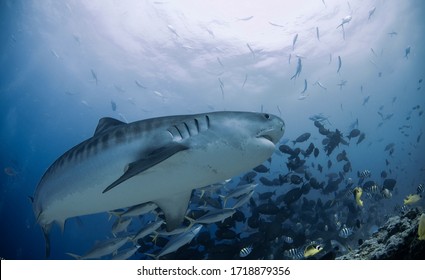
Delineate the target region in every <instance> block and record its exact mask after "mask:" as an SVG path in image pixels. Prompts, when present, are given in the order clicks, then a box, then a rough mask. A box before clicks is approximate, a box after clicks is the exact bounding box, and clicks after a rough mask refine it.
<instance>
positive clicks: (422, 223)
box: [418, 214, 425, 240]
mask: <svg viewBox="0 0 425 280" xmlns="http://www.w3.org/2000/svg"><path fill="white" fill-rule="evenodd" d="M418 238H419V240H425V214H422V215H421V217H420V218H419V227H418Z"/></svg>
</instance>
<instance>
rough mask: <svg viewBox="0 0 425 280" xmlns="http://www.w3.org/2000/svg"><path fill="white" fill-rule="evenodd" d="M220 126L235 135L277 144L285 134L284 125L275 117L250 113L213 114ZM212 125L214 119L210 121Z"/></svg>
mask: <svg viewBox="0 0 425 280" xmlns="http://www.w3.org/2000/svg"><path fill="white" fill-rule="evenodd" d="M213 114H217V118H218V119H220V122H219V123H220V125H222V126H224V127H227V128H229V129H231V130H232V131H233V133H234V134H235V135H240V136H242V137H249V138H252V137H253V138H257V139H259V140H261V141H263V140H266V141H269V142H270V144H273V145H275V144H277V143H278V142H279V140H280V138H282V136H283V133H284V132H285V123H284V122H283V120H282V119H281V118H279V117H277V116H275V115H272V114H268V113H251V112H215V113H213ZM212 125H214V119H213V120H212Z"/></svg>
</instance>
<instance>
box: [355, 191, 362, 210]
mask: <svg viewBox="0 0 425 280" xmlns="http://www.w3.org/2000/svg"><path fill="white" fill-rule="evenodd" d="M353 194H354V199H355V200H356V203H357V205H358V206H360V207H363V201H362V200H361V199H360V198H361V197H362V194H363V189H362V188H361V187H356V188H354V190H353Z"/></svg>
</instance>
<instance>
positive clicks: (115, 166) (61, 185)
mask: <svg viewBox="0 0 425 280" xmlns="http://www.w3.org/2000/svg"><path fill="white" fill-rule="evenodd" d="M264 141H266V140H264ZM261 144H264V143H261ZM214 145H215V146H214ZM246 145H248V146H250V147H244V145H242V146H240V147H234V146H230V145H225V144H223V143H222V142H214V143H212V144H209V146H208V147H203V148H199V149H189V150H186V151H181V152H179V153H177V154H175V155H173V156H172V157H170V158H169V159H167V160H165V161H163V162H161V163H159V164H157V165H155V166H154V167H152V168H150V169H148V170H146V171H144V172H142V173H140V174H138V175H136V176H134V177H132V178H130V179H128V180H126V181H124V182H123V183H121V184H119V185H118V186H116V187H115V188H113V189H111V190H110V191H108V192H106V193H102V192H103V190H104V189H105V188H106V187H107V186H108V185H109V184H111V183H112V182H114V181H115V180H116V179H117V178H119V177H120V176H121V175H122V174H123V173H124V169H125V166H126V165H127V164H128V163H130V162H132V161H134V160H135V159H136V158H137V157H135V156H134V155H132V151H133V150H132V149H126V150H124V149H122V150H120V149H117V150H114V151H111V152H109V153H104V154H102V155H101V156H99V157H94V158H91V159H90V160H87V161H85V162H82V163H81V164H79V165H75V166H73V167H72V168H71V169H70V170H67V172H66V173H67V174H68V175H66V176H64V175H61V174H58V176H56V177H53V178H52V179H50V180H48V181H47V182H46V185H45V186H42V187H43V188H45V193H48V194H49V195H48V196H46V197H45V198H41V207H42V214H41V215H40V217H39V222H40V223H42V224H49V223H51V222H53V221H56V222H59V223H63V222H64V221H65V220H66V219H67V218H70V217H75V216H80V215H87V214H94V213H99V212H104V211H109V210H114V209H118V208H125V207H129V206H133V205H136V204H140V203H144V202H148V201H155V200H158V199H161V198H164V197H165V198H166V197H172V196H173V194H180V193H182V192H190V190H192V189H195V188H199V187H203V186H205V185H209V184H212V183H216V182H218V181H222V180H225V179H228V178H230V177H233V176H236V175H238V174H240V173H241V172H244V171H246V170H248V169H250V168H253V167H255V166H256V165H258V164H260V163H261V162H263V161H265V160H266V159H267V158H269V157H270V156H271V154H272V153H273V151H274V145H273V144H272V143H270V145H261V146H258V148H257V149H255V148H253V147H252V145H253V143H247V144H246ZM254 145H255V144H254ZM123 154H124V156H123Z"/></svg>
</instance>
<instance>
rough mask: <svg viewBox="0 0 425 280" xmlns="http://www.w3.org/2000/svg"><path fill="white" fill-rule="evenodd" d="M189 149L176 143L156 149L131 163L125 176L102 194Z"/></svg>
mask: <svg viewBox="0 0 425 280" xmlns="http://www.w3.org/2000/svg"><path fill="white" fill-rule="evenodd" d="M187 149H189V147H187V146H184V145H181V144H175V143H173V144H170V145H168V146H165V147H161V148H159V149H156V150H155V151H153V152H151V153H150V154H149V155H147V156H146V157H144V158H141V159H139V160H137V161H135V162H132V163H130V164H129V165H128V168H127V169H126V171H125V172H124V174H123V175H122V176H121V177H119V178H118V179H117V180H116V181H115V182H113V183H112V184H110V185H109V186H108V187H107V188H106V189H105V190H104V191H103V192H102V193H106V192H107V191H110V190H111V189H113V188H114V187H116V186H118V185H119V184H121V183H122V182H124V181H125V180H128V179H130V178H131V177H133V176H135V175H137V174H139V173H141V172H143V171H146V170H148V169H149V168H151V167H153V166H155V165H157V164H158V163H161V162H162V161H164V160H166V159H168V158H169V157H171V156H173V155H175V154H177V153H178V152H181V151H184V150H187Z"/></svg>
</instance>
